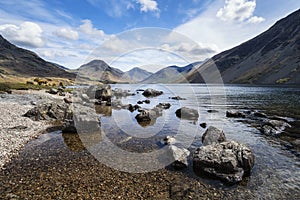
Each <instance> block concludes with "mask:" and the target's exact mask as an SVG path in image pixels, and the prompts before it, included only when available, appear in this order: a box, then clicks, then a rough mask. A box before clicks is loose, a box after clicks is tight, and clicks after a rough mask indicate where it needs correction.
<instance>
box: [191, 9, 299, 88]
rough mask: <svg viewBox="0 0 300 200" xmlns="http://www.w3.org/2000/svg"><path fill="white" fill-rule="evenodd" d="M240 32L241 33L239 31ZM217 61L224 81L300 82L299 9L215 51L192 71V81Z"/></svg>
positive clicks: (194, 81) (259, 82)
mask: <svg viewBox="0 0 300 200" xmlns="http://www.w3.org/2000/svg"><path fill="white" fill-rule="evenodd" d="M237 34H238V33H237ZM214 64H215V65H216V66H217V67H218V69H219V71H220V72H221V75H222V78H223V81H224V83H250V84H251V83H253V84H275V83H285V84H297V85H299V84H300V10H297V11H296V12H294V13H292V14H290V15H289V16H287V17H286V18H284V19H281V20H279V21H278V22H276V23H275V24H274V25H273V26H272V27H271V28H270V29H268V30H267V31H265V32H264V33H262V34H260V35H258V36H257V37H255V38H253V39H251V40H249V41H247V42H245V43H243V44H241V45H239V46H237V47H235V48H232V49H230V50H227V51H224V52H222V53H220V54H217V55H215V56H214V57H213V58H212V59H211V60H209V61H208V62H206V63H204V64H203V65H202V66H200V67H199V68H197V70H194V71H192V72H190V73H189V74H188V75H187V76H186V78H187V80H188V81H190V82H191V83H199V82H203V78H202V77H201V75H200V73H199V72H200V71H201V70H202V71H203V70H204V71H205V70H209V69H212V66H213V65H214Z"/></svg>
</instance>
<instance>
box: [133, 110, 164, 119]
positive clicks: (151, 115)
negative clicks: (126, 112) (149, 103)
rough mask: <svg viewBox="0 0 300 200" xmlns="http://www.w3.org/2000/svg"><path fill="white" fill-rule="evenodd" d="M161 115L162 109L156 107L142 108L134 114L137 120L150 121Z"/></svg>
mask: <svg viewBox="0 0 300 200" xmlns="http://www.w3.org/2000/svg"><path fill="white" fill-rule="evenodd" d="M161 115H162V111H161V110H160V109H158V108H153V109H151V110H143V111H142V112H140V113H139V114H137V115H136V116H135V119H136V120H137V121H138V122H145V121H152V120H155V119H156V118H158V117H159V116H161Z"/></svg>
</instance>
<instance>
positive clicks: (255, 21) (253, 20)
mask: <svg viewBox="0 0 300 200" xmlns="http://www.w3.org/2000/svg"><path fill="white" fill-rule="evenodd" d="M263 21H265V18H263V17H257V16H254V17H251V18H250V19H248V23H250V24H258V23H261V22H263Z"/></svg>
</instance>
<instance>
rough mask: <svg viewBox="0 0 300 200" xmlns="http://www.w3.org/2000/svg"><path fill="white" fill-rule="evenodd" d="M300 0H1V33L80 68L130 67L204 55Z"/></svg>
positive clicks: (250, 33)
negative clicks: (95, 64) (98, 64)
mask: <svg viewBox="0 0 300 200" xmlns="http://www.w3.org/2000/svg"><path fill="white" fill-rule="evenodd" d="M299 8H300V1H299V0H51V1H44V0H9V1H7V0H0V34H1V35H2V36H3V37H5V38H6V39H8V40H9V41H10V42H12V43H13V44H15V45H18V46H20V47H23V48H26V49H29V50H32V51H34V52H35V53H37V54H38V55H39V56H41V57H42V58H44V59H45V60H48V61H51V62H55V63H58V64H60V65H63V66H65V67H67V68H71V69H75V68H78V67H79V66H81V65H82V64H84V63H87V62H89V61H90V60H93V59H100V60H104V61H105V62H107V63H108V64H109V65H111V66H113V67H117V68H119V69H121V70H123V71H127V70H129V69H131V68H133V67H141V68H144V69H146V70H148V71H152V72H155V71H157V70H159V69H161V68H163V67H165V66H170V65H178V66H184V65H187V64H189V63H191V62H196V61H203V60H206V59H208V58H210V57H212V56H213V55H215V54H217V53H219V52H222V51H224V50H227V49H230V48H232V47H234V46H237V45H239V44H241V43H243V42H245V41H247V40H249V39H251V38H253V37H255V36H256V35H258V34H260V33H262V32H263V31H265V30H267V29H268V28H269V27H270V26H272V25H273V24H274V23H275V22H276V21H277V20H279V19H281V18H283V17H285V16H287V15H288V14H290V13H292V12H293V11H296V10H298V9H299Z"/></svg>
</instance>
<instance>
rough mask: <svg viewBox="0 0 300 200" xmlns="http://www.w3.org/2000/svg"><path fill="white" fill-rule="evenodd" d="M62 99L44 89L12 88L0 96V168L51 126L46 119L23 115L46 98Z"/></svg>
mask: <svg viewBox="0 0 300 200" xmlns="http://www.w3.org/2000/svg"><path fill="white" fill-rule="evenodd" d="M55 99H62V97H59V96H54V95H50V94H47V93H46V92H45V90H39V91H35V90H25V91H18V90H14V91H13V92H12V94H2V95H1V97H0V114H1V115H0V170H2V169H3V167H4V166H5V164H7V163H9V162H10V161H11V160H12V159H13V158H14V157H16V156H17V155H18V154H19V153H20V151H22V149H23V148H24V146H25V145H26V144H27V143H28V142H30V141H32V140H33V139H36V138H37V137H38V136H40V135H42V134H43V133H45V132H46V130H47V128H49V127H51V126H52V125H51V123H49V122H48V121H33V120H31V119H29V118H27V117H23V116H22V115H23V114H25V113H26V112H27V111H28V110H30V109H31V108H33V107H34V104H38V103H40V102H43V101H46V100H55Z"/></svg>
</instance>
